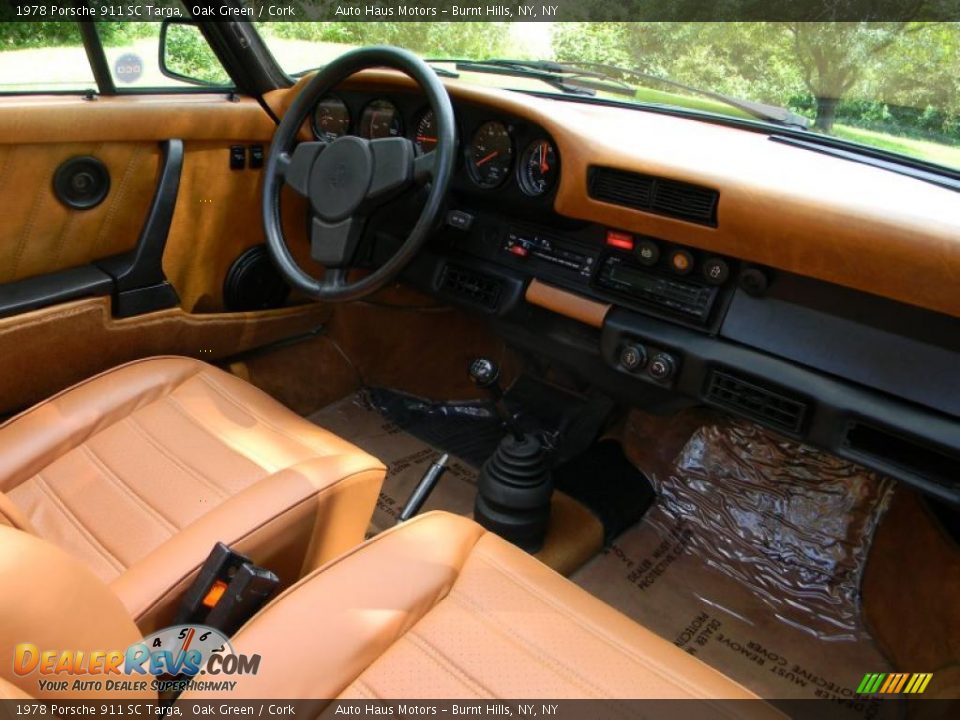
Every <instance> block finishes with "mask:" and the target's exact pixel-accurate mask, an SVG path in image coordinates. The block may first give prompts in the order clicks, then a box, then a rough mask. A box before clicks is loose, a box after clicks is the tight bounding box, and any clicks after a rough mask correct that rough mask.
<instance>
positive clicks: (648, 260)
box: [634, 238, 660, 265]
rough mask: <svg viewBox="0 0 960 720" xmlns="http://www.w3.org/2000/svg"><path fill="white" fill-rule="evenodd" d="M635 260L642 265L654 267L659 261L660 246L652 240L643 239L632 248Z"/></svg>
mask: <svg viewBox="0 0 960 720" xmlns="http://www.w3.org/2000/svg"><path fill="white" fill-rule="evenodd" d="M634 252H635V253H636V255H637V259H638V260H639V261H640V262H641V263H643V264H644V265H656V264H657V260H659V259H660V246H659V245H657V243H655V242H654V241H653V240H650V239H648V238H643V239H642V240H640V241H639V242H638V243H637V246H636V247H635V248H634Z"/></svg>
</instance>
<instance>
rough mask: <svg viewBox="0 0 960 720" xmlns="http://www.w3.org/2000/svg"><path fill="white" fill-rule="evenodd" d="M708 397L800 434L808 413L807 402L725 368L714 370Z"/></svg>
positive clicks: (724, 405)
mask: <svg viewBox="0 0 960 720" xmlns="http://www.w3.org/2000/svg"><path fill="white" fill-rule="evenodd" d="M704 399H705V400H706V401H707V402H708V403H710V404H712V405H715V406H717V407H720V408H723V409H725V410H730V411H731V412H734V413H737V414H738V415H743V416H745V417H748V418H750V419H751V420H756V421H757V422H759V423H763V424H765V425H769V426H770V427H773V428H776V429H777V430H782V431H783V432H786V433H790V434H792V435H797V434H799V433H800V431H801V430H802V429H803V423H804V419H805V418H806V415H807V403H806V402H804V401H803V400H799V399H797V398H793V397H790V396H789V395H787V394H785V393H784V392H783V391H781V390H779V389H774V388H772V387H770V386H768V385H761V384H760V383H759V382H758V381H756V380H747V379H745V378H742V377H738V376H736V375H733V374H731V373H729V372H726V371H723V370H712V371H711V372H710V375H709V377H708V378H707V387H706V391H705V398H704Z"/></svg>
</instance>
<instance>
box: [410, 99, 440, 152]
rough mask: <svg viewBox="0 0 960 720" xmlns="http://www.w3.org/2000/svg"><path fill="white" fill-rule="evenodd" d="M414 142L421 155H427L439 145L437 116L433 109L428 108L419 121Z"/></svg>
mask: <svg viewBox="0 0 960 720" xmlns="http://www.w3.org/2000/svg"><path fill="white" fill-rule="evenodd" d="M413 144H414V146H415V147H416V148H417V152H418V153H419V154H420V155H425V154H426V153H428V152H430V151H431V150H433V149H434V148H435V147H436V146H437V118H436V117H435V116H434V114H433V110H426V111H424V113H423V114H422V115H421V116H420V119H419V120H418V121H417V127H416V132H415V133H414V136H413Z"/></svg>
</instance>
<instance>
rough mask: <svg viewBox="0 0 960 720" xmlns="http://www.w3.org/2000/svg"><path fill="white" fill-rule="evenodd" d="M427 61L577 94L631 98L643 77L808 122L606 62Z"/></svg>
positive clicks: (760, 114)
mask: <svg viewBox="0 0 960 720" xmlns="http://www.w3.org/2000/svg"><path fill="white" fill-rule="evenodd" d="M427 62H429V63H447V64H453V65H455V66H456V68H457V69H458V70H464V71H468V72H487V73H494V74H502V75H512V76H515V77H529V78H533V79H535V80H540V81H542V82H545V83H547V84H548V85H551V86H552V87H556V88H558V89H559V90H562V91H563V92H567V93H575V94H579V95H594V94H596V91H601V92H613V93H617V94H620V95H626V96H630V97H633V96H634V95H636V87H635V86H634V85H631V84H630V83H628V82H626V79H627V78H634V79H637V80H642V81H644V82H645V83H648V84H649V83H659V84H661V85H667V86H669V87H674V88H677V89H680V90H684V91H686V92H688V93H691V94H693V95H700V96H702V97H706V98H709V99H711V100H716V101H717V102H721V103H723V104H724V105H729V106H730V107H733V108H736V109H737V110H740V111H742V112H745V113H747V114H748V115H752V116H753V117H755V118H758V119H760V120H766V121H767V122H774V123H777V124H779V125H787V126H793V127H799V128H803V129H806V128H807V127H809V125H810V121H809V120H808V119H807V118H805V117H803V116H802V115H798V114H796V113H794V112H791V111H790V110H787V109H786V108H782V107H777V106H776V105H767V104H765V103H759V102H754V101H752V100H744V99H743V98H738V97H734V96H732V95H724V94H723V93H718V92H714V91H712V90H704V89H703V88H698V87H694V86H693V85H686V84H684V83H680V82H677V81H676V80H670V79H669V78H663V77H660V76H658V75H651V74H649V73H645V72H642V71H640V70H632V69H630V68H624V67H619V66H616V65H608V64H606V63H594V62H585V63H566V62H554V61H552V60H505V59H495V60H463V59H442V58H436V59H428V60H427Z"/></svg>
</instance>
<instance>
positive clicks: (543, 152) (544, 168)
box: [540, 143, 550, 175]
mask: <svg viewBox="0 0 960 720" xmlns="http://www.w3.org/2000/svg"><path fill="white" fill-rule="evenodd" d="M549 170H550V165H549V164H548V163H547V144H546V143H544V144H542V145H541V146H540V173H541V174H542V175H546V174H547V172H549Z"/></svg>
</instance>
